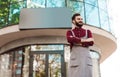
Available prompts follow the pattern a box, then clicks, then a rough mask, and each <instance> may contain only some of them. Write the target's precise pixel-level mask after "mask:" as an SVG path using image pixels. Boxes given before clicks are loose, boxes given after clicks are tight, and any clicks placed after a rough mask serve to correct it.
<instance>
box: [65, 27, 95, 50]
mask: <svg viewBox="0 0 120 77" xmlns="http://www.w3.org/2000/svg"><path fill="white" fill-rule="evenodd" d="M72 32H73V33H74V35H75V36H74V35H73V33H72ZM84 36H86V29H83V28H77V27H75V28H74V29H72V31H71V30H68V31H67V33H66V37H67V41H68V42H69V43H70V46H71V48H72V46H73V45H74V44H80V43H81V38H82V37H84ZM87 38H92V33H91V31H90V30H87ZM81 44H82V46H83V47H89V46H92V45H93V44H94V42H93V41H90V42H82V43H81Z"/></svg>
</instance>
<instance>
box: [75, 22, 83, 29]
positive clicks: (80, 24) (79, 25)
mask: <svg viewBox="0 0 120 77" xmlns="http://www.w3.org/2000/svg"><path fill="white" fill-rule="evenodd" d="M75 25H76V26H78V27H80V28H81V27H82V26H83V23H77V22H76V23H75Z"/></svg>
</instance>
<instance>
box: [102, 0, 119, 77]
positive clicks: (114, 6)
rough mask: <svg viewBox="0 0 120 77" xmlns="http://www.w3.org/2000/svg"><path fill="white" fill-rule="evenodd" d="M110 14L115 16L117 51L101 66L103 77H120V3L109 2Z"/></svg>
mask: <svg viewBox="0 0 120 77" xmlns="http://www.w3.org/2000/svg"><path fill="white" fill-rule="evenodd" d="M109 7H110V9H109V12H110V15H112V16H113V29H114V33H115V36H116V38H117V49H116V51H115V52H114V53H113V54H112V55H111V56H109V57H108V58H107V59H106V60H105V61H104V62H103V63H101V64H100V72H101V77H120V29H119V28H120V27H119V26H120V1H119V0H109Z"/></svg>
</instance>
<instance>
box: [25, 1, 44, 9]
mask: <svg viewBox="0 0 120 77" xmlns="http://www.w3.org/2000/svg"><path fill="white" fill-rule="evenodd" d="M40 7H41V8H45V0H27V8H40Z"/></svg>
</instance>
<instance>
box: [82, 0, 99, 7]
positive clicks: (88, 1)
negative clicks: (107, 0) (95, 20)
mask: <svg viewBox="0 0 120 77" xmlns="http://www.w3.org/2000/svg"><path fill="white" fill-rule="evenodd" d="M84 1H85V3H89V4H91V5H93V6H97V1H98V0H84Z"/></svg>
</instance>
